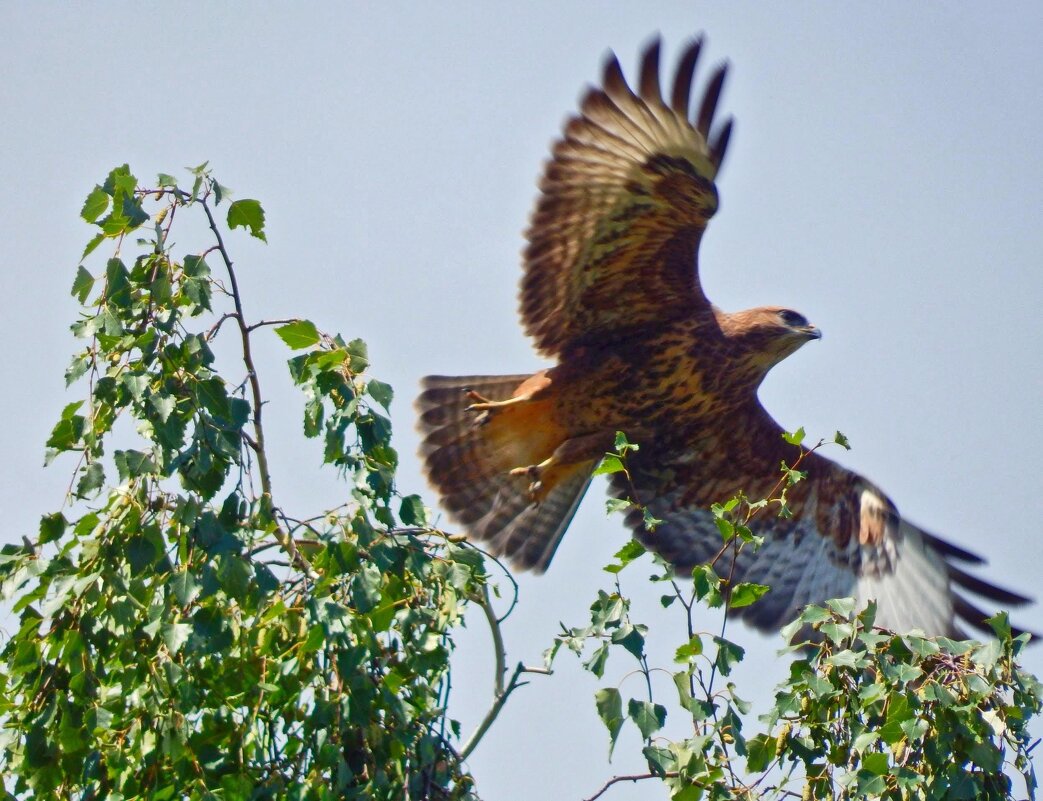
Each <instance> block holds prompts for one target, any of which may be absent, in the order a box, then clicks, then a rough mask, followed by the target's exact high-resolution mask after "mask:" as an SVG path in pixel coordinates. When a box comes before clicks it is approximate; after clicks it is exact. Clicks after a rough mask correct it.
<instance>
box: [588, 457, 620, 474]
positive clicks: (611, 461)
mask: <svg viewBox="0 0 1043 801" xmlns="http://www.w3.org/2000/svg"><path fill="white" fill-rule="evenodd" d="M624 470H626V468H625V467H624V466H623V462H622V461H621V460H620V458H619V457H618V456H616V455H615V454H612V453H606V454H605V456H604V457H603V458H602V460H601V463H600V464H599V465H598V466H597V467H595V468H594V472H593V473H591V475H594V476H603V475H607V474H609V473H621V472H623V471H624Z"/></svg>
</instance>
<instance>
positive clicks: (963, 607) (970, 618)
mask: <svg viewBox="0 0 1043 801" xmlns="http://www.w3.org/2000/svg"><path fill="white" fill-rule="evenodd" d="M952 602H953V603H952V606H953V611H955V612H956V615H957V616H958V617H960V618H962V619H963V620H965V621H966V622H967V625H968V626H970V627H971V628H974V629H977V630H978V631H981V632H984V633H985V634H988V635H990V636H995V632H994V631H993V630H992V627H991V626H990V625H989V624H988V623H986V622H985V621H986V620H988V619H989V618H990V617H992V615H989V614H986V613H985V612H984V611H982V610H981V609H979V608H978V607H977V606H975V605H974V604H972V603H971V602H970V601H968V600H967V599H966V598H964V597H962V596H960V595H957V594H956V593H953V596H952ZM1010 631H1011V634H1012V635H1013V636H1015V637H1018V636H1020V635H1022V634H1026V633H1027V634H1030V635H1031V636H1032V639H1033V640H1039V639H1040V636H1039V635H1038V634H1037V633H1036V632H1034V631H1032V630H1031V629H1023V628H1019V627H1017V626H1013V625H1012V626H1011V627H1010Z"/></svg>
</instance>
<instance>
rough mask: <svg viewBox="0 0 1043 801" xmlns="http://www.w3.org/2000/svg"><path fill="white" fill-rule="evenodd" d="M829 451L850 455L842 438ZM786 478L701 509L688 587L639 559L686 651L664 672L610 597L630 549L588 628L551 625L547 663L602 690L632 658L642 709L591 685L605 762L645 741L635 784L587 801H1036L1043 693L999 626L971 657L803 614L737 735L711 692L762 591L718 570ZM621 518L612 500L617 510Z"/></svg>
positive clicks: (849, 607)
mask: <svg viewBox="0 0 1043 801" xmlns="http://www.w3.org/2000/svg"><path fill="white" fill-rule="evenodd" d="M785 436H786V440H787V441H788V442H790V443H792V444H794V445H800V444H801V443H802V442H803V440H804V436H805V435H804V431H803V430H798V431H797V432H795V433H794V434H787V435H785ZM834 442H835V443H836V444H838V445H840V446H842V447H845V448H846V447H848V442H847V439H846V438H845V437H844V436H843V434H840V433H839V432H838V433H837V434H836V436H835V438H834ZM823 444H824V443H822V442H820V443H818V444H817V445H815V446H814V447H813V448H812V449H811V450H815V449H817V448H819V447H821V446H822V445H823ZM635 447H636V446H635V445H633V444H632V443H629V442H627V440H626V437H625V436H623V435H619V436H617V439H616V452H615V453H613V454H607V455H606V457H605V459H604V460H603V462H602V465H601V470H602V472H607V473H611V472H625V471H626V469H627V468H626V453H627V451H628V450H633V449H634V448H635ZM807 452H810V451H806V452H804V453H807ZM803 458H804V457H803V455H802V456H801V460H803ZM798 466H799V462H798V464H794V465H783V466H782V479H781V480H780V482H779V484H778V486H777V488H776V493H775V494H774V495H773V497H770V498H766V499H762V500H760V501H755V502H751V501H749V500H748V499H746V498H744V497H741V496H740V497H736V498H732V499H731V500H729V501H728V502H726V503H723V504H715V505H714V506H713V507H712V512H713V515H714V519H715V522H716V523H717V528H718V530H719V531H720V534H721V549H720V551H719V552H718V554H717V558H715V559H714V560H712V561H711V563H709V564H705V565H700V566H698V567H696V568H695V569H694V570H693V571H692V582H691V584H690V585H688V584H683V583H681V582H679V581H678V580H677V579H676V578H675V576H674V574H673V572H672V570H671V568H670V566H669V565H667V564H666V563H664V562H663V561H662V560H661V559H660V558H659V557H658V556H655V557H652V558H653V561H654V564H655V569H656V572H655V574H653V575H652V577H651V580H652V581H653V582H658V583H662V584H664V585H665V586H667V587H668V588H669V591H668V592H667V593H666V594H664V595H663V596H662V597H661V603H662V605H663V606H664V607H673V606H674V605H675V604H676V607H677V608H678V609H680V610H683V613H684V616H685V633H686V639H685V640H684V641H682V642H681V643H680V644H679V645H678V646H677V647H676V650H675V652H674V653H675V656H674V665H673V666H672V667H669V668H659V669H657V668H655V667H652V666H650V664H649V660H648V656H647V654H646V644H647V636H648V633H649V629H648V627H647V626H645V625H643V624H641V623H638V622H636V621H635V620H634V619H633V616H632V601H631V600H630V599H629V598H627V597H626V596H625V595H624V593H623V590H622V586H621V574H622V573H623V572H624V571H625V570H626V569H627V568H629V567H630V566H631V565H633V564H635V563H639V562H644V561H645V560H644V559H643V558H642V557H644V556H645V555H646V553H645V549H644V548H642V547H641V546H640V545H639V544H637V543H636V542H629V543H627V544H626V545H625V546H624V547H623V548H622V549H620V551H619V552H618V553H617V554H616V556H615V560H614V561H613V562H612V563H611V564H609V565H607V566H606V567H605V571H606V572H607V573H609V574H610V575H611V576H612V578H613V584H614V586H613V587H612V589H611V590H610V591H606V590H602V591H600V592H599V593H598V597H597V598H596V599H595V600H594V602H593V604H591V607H590V613H591V614H590V623H589V625H586V626H577V627H564V628H563V630H562V633H561V634H560V635H559V636H558V637H557V638H556V640H555V642H554V645H553V646H552V648H551V649H550V650H549V651H548V654H547V661H548V663H551V662H552V661H553V660H554V658H555V657H556V655H557V653H558V651H559V650H560V648H561V646H565V647H566V648H567V649H568V650H571V651H573V652H575V653H576V654H577V655H580V656H581V657H584V661H583V667H584V668H585V669H586V670H588V671H589V672H591V673H593V674H594V676H596V677H597V678H598V679H604V677H605V675H606V671H607V664H608V660H609V657H610V655H611V654H612V653H613V652H616V653H620V654H622V653H623V652H626V653H627V654H629V657H624V660H627V661H628V660H629V658H633V659H635V660H636V661H637V670H636V674H637V675H640V676H642V677H643V678H644V686H643V687H642V693H641V695H642V696H643V697H632V696H631V697H628V696H627V695H626V694H624V693H623V692H622V691H621V690H622V687H621V685H620V686H607V687H602V688H601V689H599V690H598V691H597V693H596V695H595V707H596V710H597V713H598V716H599V717H600V718H601V720H602V722H603V723H604V724H605V727H606V728H607V730H608V735H609V755H610V756H611V754H612V752H613V751H614V749H615V747H616V744H617V742H618V739H619V736H620V734H621V732H622V731H623V729H624V727H625V726H627V725H632V726H634V727H635V728H636V729H637V731H638V733H639V734H640V736H641V739H642V740H643V742H644V747H643V751H642V753H643V756H644V758H645V760H646V762H647V764H648V773H647V774H639V775H634V776H617V777H615V778H614V779H610V780H609V781H607V782H606V783H605V784H604V785H603V786H602V788H601V789H600V790H599V791H598V792H597V793H595V794H594V795H593V796H591V798H590V799H588V800H587V801H593V799H596V798H599V797H601V796H602V795H603V794H605V793H606V792H607V791H608V790H609V789H610V788H611V787H612V786H613V785H614V784H616V783H618V782H620V781H641V780H660V781H662V782H663V783H664V784H665V785H666V787H667V789H668V791H669V797H670V798H671V799H672V801H692V800H694V799H701V798H710V799H725V798H728V799H731V798H748V799H765V798H771V799H776V798H783V797H790V796H792V797H799V798H807V799H811V798H821V799H833V798H848V799H896V800H897V799H907V798H909V799H912V798H926V799H959V798H967V799H970V798H995V799H1008V798H1014V797H1015V795H1014V789H1013V785H1012V781H1011V778H1010V776H1011V775H1018V774H1020V775H1021V778H1022V781H1023V783H1024V786H1025V788H1026V791H1027V793H1028V795H1029V796H1030V797H1032V798H1034V797H1035V787H1036V779H1035V775H1034V773H1033V768H1032V764H1031V761H1030V758H1029V755H1030V752H1031V750H1032V748H1033V747H1034V745H1033V743H1032V740H1031V737H1030V734H1029V730H1028V725H1029V721H1030V719H1031V718H1032V716H1033V715H1036V714H1038V713H1039V712H1040V711H1041V707H1043V686H1041V685H1040V684H1039V682H1038V681H1037V680H1036V679H1035V678H1034V677H1033V676H1031V675H1029V674H1027V673H1025V672H1024V671H1022V670H1021V669H1020V668H1019V667H1018V665H1017V662H1016V657H1017V655H1018V654H1019V653H1020V652H1021V650H1022V649H1023V648H1024V647H1025V645H1026V643H1027V640H1028V635H1027V634H1022V635H1019V636H1018V637H1012V636H1011V627H1010V624H1009V623H1008V622H1007V619H1006V616H1005V615H1001V616H997V617H996V618H993V619H992V621H991V623H992V626H993V628H994V629H995V632H996V639H995V640H991V641H989V642H987V643H984V644H982V643H977V642H973V641H967V642H954V641H952V640H949V639H946V638H927V637H923V636H919V635H917V634H915V633H911V634H895V633H892V632H887V631H883V630H880V629H875V628H874V627H873V617H874V614H875V607H873V606H870V607H869V608H867V609H865V610H861V611H858V612H857V613H856V611H855V609H854V602H853V601H852V600H851V599H840V600H836V601H830V602H829V603H828V604H827V606H826V607H825V608H819V607H809V608H807V609H806V610H805V611H804V612H803V613H802V614H801V616H800V617H799V618H798V619H797V620H795V621H794V622H793V623H792V624H791V625H790V626H789V627H788V628H787V629H786V630H785V631H784V632H783V635H784V637H785V639H786V641H787V642H789V643H791V644H790V645H789V646H788V647H787V649H786V651H787V652H789V653H791V654H792V655H793V657H794V661H793V662H792V664H791V666H790V674H789V678H788V679H787V680H786V681H785V682H784V683H783V684H782V685H780V687H779V688H778V690H777V693H776V696H775V705H774V707H773V708H772V709H771V711H770V712H769V713H768V714H767V715H766V716H764V717H763V718H762V719H761V720H762V721H763V722H764V723H766V724H767V730H766V731H764V732H762V733H759V734H756V735H755V736H750V735H748V734H747V733H746V732H745V731H744V728H745V727H747V726H748V721H746V715H747V714H748V713H749V711H750V705H749V704H748V703H747V702H746V701H744V700H743V699H742V698H740V697H739V695H738V693H737V688H736V687H735V685H734V684H732V683H730V682H726V683H725V685H724V686H723V687H721V686H719V684H720V682H719V677H723V678H725V679H727V678H728V677H729V676H730V675H731V672H732V670H733V668H734V667H735V665H736V664H737V663H738V662H741V661H742V659H743V657H744V651H743V649H742V648H741V647H740V646H739V645H738V644H736V643H735V642H733V641H731V640H729V639H727V637H726V636H725V635H726V631H727V625H728V612H729V611H730V610H731V609H735V608H739V607H742V606H748V605H749V604H752V603H755V602H756V601H757V599H758V598H760V597H761V596H762V595H763V594H764V593H766V592H769V591H770V590H769V588H768V587H765V586H763V585H759V584H752V583H742V582H739V583H735V584H732V583H731V581H730V580H729V576H730V573H731V570H730V565H731V564H733V563H734V559H735V557H736V556H737V555H738V553H739V552H740V551H741V550H742V549H743V548H747V547H754V548H755V547H758V546H759V544H760V539H759V538H758V537H757V536H756V535H755V534H753V532H752V531H751V528H750V523H751V521H752V520H753V518H754V517H755V516H757V515H758V514H763V513H764V512H765V511H766V510H768V509H774V510H775V512H776V513H777V514H780V515H784V514H786V513H787V507H786V501H785V496H786V490H787V489H788V487H789V486H792V484H793V483H795V482H796V481H800V480H801V479H802V478H803V473H801V472H800V471H799V470H798V469H797V467H798ZM632 505H636V504H634V503H633V502H632V501H623V502H621V503H620V504H618V507H619V508H622V509H627V508H629V507H630V506H632ZM613 510H614V509H613V508H611V507H610V511H613ZM721 607H723V608H724V618H723V623H722V624H721V627H720V629H719V630H718V631H717V632H710V631H706V630H701V629H700V628H699V627H698V626H697V623H696V621H697V617H698V614H699V613H700V611H702V610H704V609H706V608H721ZM591 651H592V653H591ZM588 653H589V654H590V655H589V656H588ZM659 672H663V673H667V674H668V675H669V677H670V679H671V682H670V687H669V690H668V691H667V694H666V696H665V697H663V695H662V692H661V691H660V690H659V687H658V685H657V684H656V683H654V682H653V680H652V678H653V673H659ZM634 673H635V671H631V672H630V673H627V674H626V675H627V676H630V675H633V674H634ZM668 717H671V719H673V718H676V717H680V718H681V719H682V720H683V721H684V722H685V723H687V724H688V725H689V726H690V730H691V732H692V734H691V736H688V737H684V738H682V739H671V738H670V737H668V736H666V735H665V731H664V729H665V726H666V723H667V718H668Z"/></svg>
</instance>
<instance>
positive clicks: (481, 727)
mask: <svg viewBox="0 0 1043 801" xmlns="http://www.w3.org/2000/svg"><path fill="white" fill-rule="evenodd" d="M552 672H553V671H550V670H548V669H547V668H541V667H526V666H525V664H524V663H522V662H519V663H518V666H517V667H515V668H514V672H513V673H512V674H511V680H510V681H508V682H507V686H506V687H505V688H504V690H503V692H502V693H501V694H499V695H498V696H496V698H495V699H494V700H493V705H492V706H491V707H489V711H488V712H486V713H485V717H484V718H483V719H482V722H481V723H479V724H478V728H477V729H475V730H474V733H473V734H472V735H471V736H470V737H468V738H467V742H466V743H464V747H463V748H461V749H460V761H461V762H462V761H463V760H465V759H467V757H469V756H470V755H471V752H472V751H474V749H475V746H477V745H478V743H479V742H481V739H482V737H484V736H485V733H486V732H487V731H488V730H489V727H490V726H492V725H493V722H494V721H495V720H496V717H497V716H498V715H499V714H500V710H501V709H503V705H504V704H505V703H507V699H508V698H509V697H510V695H511V693H512V692H514V691H515V690H517V689H518V688H519V687H524V686H525V685H526V684H528V682H527V681H519V679H520V678H521V675H522V674H523V673H540V674H542V675H544V676H549V675H551V673H552Z"/></svg>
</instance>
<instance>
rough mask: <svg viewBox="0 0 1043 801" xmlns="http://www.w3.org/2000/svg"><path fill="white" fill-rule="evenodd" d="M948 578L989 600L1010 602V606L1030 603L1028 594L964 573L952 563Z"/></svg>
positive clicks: (1003, 602)
mask: <svg viewBox="0 0 1043 801" xmlns="http://www.w3.org/2000/svg"><path fill="white" fill-rule="evenodd" d="M949 578H951V579H952V581H953V583H954V584H957V585H959V586H960V587H963V588H964V589H965V590H970V591H971V592H973V593H974V594H975V595H980V596H981V597H982V598H988V599H989V600H990V601H996V602H998V603H1001V604H1011V605H1012V606H1024V605H1025V604H1029V603H1032V599H1031V598H1029V597H1028V596H1025V595H1021V594H1020V593H1016V592H1013V591H1012V590H1006V589H1004V588H1003V587H997V586H996V585H995V584H989V583H988V582H987V581H983V580H982V579H980V578H978V577H976V576H972V575H971V574H970V573H965V572H964V571H962V570H960V569H959V568H958V567H955V566H953V565H949Z"/></svg>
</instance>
